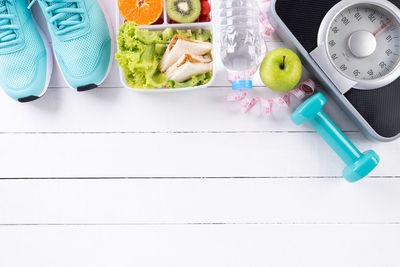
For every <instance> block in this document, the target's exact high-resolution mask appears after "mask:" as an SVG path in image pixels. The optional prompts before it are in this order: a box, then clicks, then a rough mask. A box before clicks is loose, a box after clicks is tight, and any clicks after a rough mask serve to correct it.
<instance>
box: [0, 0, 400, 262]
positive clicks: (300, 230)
mask: <svg viewBox="0 0 400 267" xmlns="http://www.w3.org/2000/svg"><path fill="white" fill-rule="evenodd" d="M101 2H102V4H103V5H104V6H105V7H106V9H107V11H108V12H107V13H108V14H109V15H110V16H111V21H112V22H113V23H114V21H115V12H116V8H115V7H116V3H115V0H112V1H111V0H101ZM34 14H35V16H36V17H38V20H39V22H40V24H41V25H44V21H43V18H41V16H40V14H39V12H38V9H37V7H34ZM114 26H115V25H114ZM214 37H215V40H216V42H215V46H216V51H218V50H219V42H218V33H217V34H216V36H214ZM282 46H284V44H283V43H281V42H280V40H279V39H278V38H277V36H276V35H274V36H272V37H271V38H270V39H269V42H268V49H269V50H271V49H274V48H277V47H282ZM214 56H215V59H216V66H215V71H216V72H217V75H218V76H217V79H216V81H215V82H214V84H213V86H212V87H210V88H207V89H204V90H198V91H193V92H186V93H179V94H176V93H171V94H166V93H162V94H152V93H136V92H133V91H131V90H129V89H126V88H123V87H122V85H121V82H120V80H119V73H118V68H117V64H116V62H114V65H113V68H112V71H111V73H110V76H109V77H108V79H107V80H106V81H105V83H104V84H103V85H102V86H101V88H98V89H96V90H93V91H89V92H85V93H77V92H74V91H73V90H72V89H69V88H66V85H65V82H64V81H63V79H62V77H61V74H60V72H59V70H58V68H57V67H55V69H54V75H53V77H52V80H51V84H50V85H51V88H49V90H48V91H47V93H46V95H45V96H44V97H43V98H42V99H40V100H38V101H35V102H33V103H29V104H25V105H21V104H19V103H15V102H13V101H12V100H10V99H9V98H8V97H6V96H5V95H4V94H2V95H0V110H1V111H2V112H0V122H1V123H0V266H1V267H3V266H4V267H26V266H34V267H36V266H40V267H54V266H57V267H64V266H65V267H67V266H68V267H70V266H77V267H80V266H82V267H88V266H95V267H103V266H104V267H106V266H107V267H108V266H113V267H125V266H126V267H128V266H129V267H131V266H141V267H159V266H163V267H169V266H171V267H172V266H173V267H181V266H182V267H183V266H185V267H187V266H191V267H197V266H199V267H200V266H201V267H214V266H215V267H225V266H226V267H228V266H229V267H242V266H254V267H258V266H260V267H261V266H262V267H265V266H278V267H292V266H307V267H321V266H324V267H325V266H326V267H337V266H341V267H355V266H362V267H376V266H379V267H380V266H387V267H398V266H399V265H400V259H399V257H398V251H399V250H400V208H399V207H400V194H399V191H400V179H399V178H400V164H399V160H400V141H396V142H393V143H390V144H382V143H373V142H370V141H368V140H366V139H365V137H363V136H362V135H361V134H360V133H359V132H358V129H357V128H356V127H355V126H354V124H353V123H352V122H351V121H349V119H348V118H347V117H346V116H345V115H344V114H343V112H342V111H341V110H340V109H339V108H338V107H337V106H336V105H335V104H334V103H333V102H332V101H331V100H329V101H328V104H327V106H326V112H327V113H328V114H329V115H330V116H331V117H332V119H333V120H334V121H335V122H336V123H337V124H338V125H339V127H340V128H341V129H343V130H344V131H345V132H346V134H347V135H348V136H349V137H350V139H351V140H352V141H354V143H355V144H356V145H357V146H358V147H359V148H360V150H363V151H364V150H367V149H371V148H373V149H375V150H376V151H377V152H378V154H379V155H380V156H381V158H382V162H381V164H380V166H379V167H378V169H376V170H375V171H374V172H373V173H372V174H371V175H370V176H369V177H368V178H366V179H364V180H363V181H360V182H359V183H356V184H349V183H347V182H345V181H344V179H343V178H341V177H340V175H341V171H342V169H343V167H344V164H343V163H342V162H341V160H340V159H339V158H338V157H337V156H336V155H335V154H334V153H333V152H332V151H331V150H330V149H329V147H327V145H326V144H325V143H324V142H323V141H322V140H321V138H320V137H319V136H318V135H317V134H316V133H315V132H314V131H313V129H312V128H310V127H309V126H307V125H304V126H300V127H297V126H295V125H293V123H292V122H291V121H290V114H291V111H292V110H293V109H294V108H295V107H296V105H298V104H299V103H295V105H294V106H293V107H292V109H291V110H289V111H287V112H284V113H283V114H277V113H275V114H274V115H273V116H272V117H270V118H266V117H263V116H260V114H259V110H258V109H255V110H254V111H253V112H252V113H250V114H248V115H246V116H244V115H241V114H240V112H239V110H238V108H239V107H238V105H235V104H230V103H225V102H223V97H224V96H225V94H226V93H227V92H229V90H230V88H229V87H230V85H229V83H228V82H227V80H226V72H225V71H224V69H223V67H222V64H221V63H220V59H219V55H218V53H216V54H215V55H214ZM304 77H310V74H309V73H307V72H305V75H304ZM254 83H255V85H257V88H256V89H255V91H254V92H255V93H256V94H258V95H262V96H266V97H274V96H278V95H279V94H277V93H274V92H272V91H270V90H267V89H266V88H265V87H263V86H262V83H261V81H260V77H259V76H258V75H256V77H255V82H254Z"/></svg>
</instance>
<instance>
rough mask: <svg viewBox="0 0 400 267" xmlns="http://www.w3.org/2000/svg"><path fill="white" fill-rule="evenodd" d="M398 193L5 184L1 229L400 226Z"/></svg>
mask: <svg viewBox="0 0 400 267" xmlns="http://www.w3.org/2000/svg"><path fill="white" fill-rule="evenodd" d="M399 191H400V179H391V178H367V179H365V180H364V181H362V182H360V183H359V184H357V185H349V184H348V183H347V182H345V181H344V180H343V179H342V178H264V179H263V178H258V179H232V178H226V179H188V178H182V179H148V178H144V179H124V178H121V179H111V180H110V179H100V180H99V179H89V180H87V179H66V180H60V179H51V180H36V179H33V180H30V181H27V180H7V181H4V180H3V181H0V210H1V211H2V212H1V213H0V224H2V225H5V224H42V225H46V224H80V225H81V224H134V225H137V224H180V225H183V224H214V223H218V224H219V223H223V224H259V223H261V224H282V223H284V224H299V223H300V224H337V223H339V224H355V223H358V224H372V223H375V224H385V223H391V224H397V223H400V213H399V212H396V211H397V210H398V209H399V203H400V194H398V192H399ZM0 229H1V227H0ZM0 239H1V238H0ZM398 241H399V242H400V239H399V240H398Z"/></svg>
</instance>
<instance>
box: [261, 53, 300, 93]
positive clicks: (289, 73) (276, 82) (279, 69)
mask: <svg viewBox="0 0 400 267" xmlns="http://www.w3.org/2000/svg"><path fill="white" fill-rule="evenodd" d="M302 72H303V66H302V64H301V61H300V58H299V57H298V56H297V55H296V53H295V52H293V51H292V50H290V49H286V48H277V49H274V50H272V51H271V52H269V53H268V55H267V56H266V57H265V58H264V60H263V62H262V63H261V67H260V76H261V80H262V81H263V82H264V84H265V85H266V86H267V87H269V88H270V89H272V90H274V91H278V92H288V91H290V90H292V89H293V88H294V87H295V86H296V85H297V84H298V83H299V82H300V79H301V75H302Z"/></svg>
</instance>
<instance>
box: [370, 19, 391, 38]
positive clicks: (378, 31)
mask: <svg viewBox="0 0 400 267" xmlns="http://www.w3.org/2000/svg"><path fill="white" fill-rule="evenodd" d="M390 24H392V22H388V23H386V24H385V25H383V26H382V28H380V29H379V30H377V31H376V32H375V33H373V35H374V36H377V35H378V33H380V32H381V31H383V30H384V29H386V28H387V27H389V26H390Z"/></svg>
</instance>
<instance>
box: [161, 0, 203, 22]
mask: <svg viewBox="0 0 400 267" xmlns="http://www.w3.org/2000/svg"><path fill="white" fill-rule="evenodd" d="M200 12H201V3H200V0H168V1H167V13H168V16H169V17H170V18H171V19H172V20H174V21H176V22H180V23H191V22H193V21H195V20H196V19H197V18H198V17H199V16H200Z"/></svg>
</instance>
